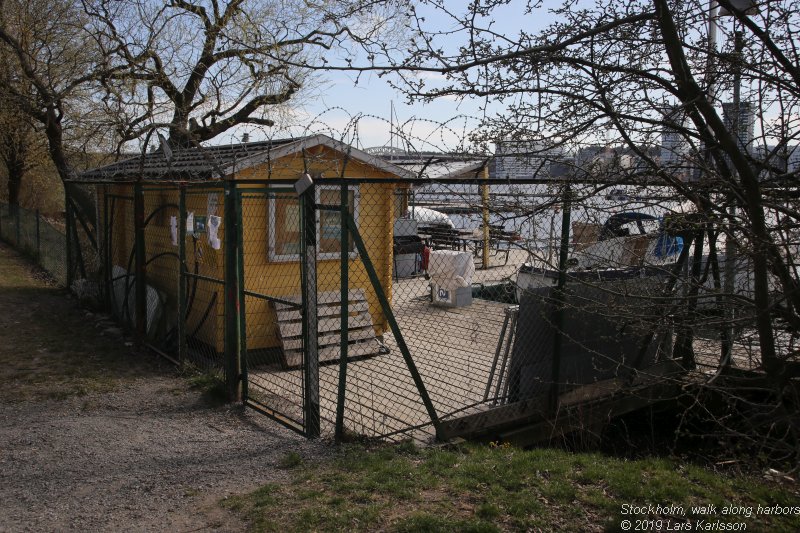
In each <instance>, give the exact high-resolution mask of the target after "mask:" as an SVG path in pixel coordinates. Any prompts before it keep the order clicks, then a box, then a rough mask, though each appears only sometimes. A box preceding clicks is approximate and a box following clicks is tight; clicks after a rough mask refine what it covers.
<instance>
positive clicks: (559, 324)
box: [550, 184, 572, 411]
mask: <svg viewBox="0 0 800 533" xmlns="http://www.w3.org/2000/svg"><path fill="white" fill-rule="evenodd" d="M571 194H572V193H571V190H570V187H569V184H567V185H565V186H564V200H563V210H562V213H561V242H560V243H559V244H560V246H559V253H558V285H557V286H556V290H555V292H554V294H553V296H554V300H555V305H556V312H555V317H554V320H553V323H554V326H555V329H556V331H555V335H554V337H553V366H552V386H551V389H550V407H551V410H552V411H555V410H556V409H557V407H558V394H559V382H560V381H561V348H562V346H563V343H564V332H563V330H564V307H565V305H566V294H565V287H566V284H567V259H568V256H569V225H570V217H571V214H572V199H571V197H570V196H571Z"/></svg>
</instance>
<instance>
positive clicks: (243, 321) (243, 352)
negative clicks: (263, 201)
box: [233, 188, 248, 401]
mask: <svg viewBox="0 0 800 533" xmlns="http://www.w3.org/2000/svg"><path fill="white" fill-rule="evenodd" d="M233 193H234V195H235V199H236V222H237V223H236V228H237V232H236V243H237V255H236V257H237V265H238V267H239V268H238V269H237V276H238V283H239V374H240V376H241V379H240V380H239V381H240V383H241V389H240V391H241V399H242V401H247V393H248V391H247V380H248V377H247V309H246V301H245V294H244V293H245V277H244V230H243V228H244V221H243V211H244V208H243V207H242V191H241V190H240V189H238V188H234V191H233Z"/></svg>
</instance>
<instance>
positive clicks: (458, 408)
mask: <svg viewBox="0 0 800 533" xmlns="http://www.w3.org/2000/svg"><path fill="white" fill-rule="evenodd" d="M516 259H519V258H516ZM516 268H517V267H516V266H514V265H511V263H509V266H508V267H505V268H492V269H488V270H478V271H476V276H475V280H476V281H477V282H491V281H497V280H502V279H503V278H507V277H510V276H513V274H514V273H515V272H516ZM429 294H430V289H429V282H428V281H426V280H424V279H422V278H411V279H400V280H399V281H396V282H395V283H394V284H393V294H392V302H393V310H394V313H395V316H396V319H397V322H398V324H399V326H400V330H401V332H402V334H403V337H404V340H405V343H406V345H407V346H408V348H409V351H410V353H411V356H412V358H413V360H414V363H415V365H416V367H417V369H418V371H419V373H420V376H421V378H422V381H423V383H424V385H425V387H426V389H427V392H428V394H429V396H430V399H431V402H432V403H433V406H434V408H435V410H436V412H437V414H438V415H439V417H440V419H441V420H442V422H443V427H444V428H445V430H444V433H443V435H442V436H450V437H453V436H458V435H465V434H466V435H469V434H471V432H474V431H473V430H475V428H476V427H478V428H480V426H485V429H487V428H491V426H492V425H495V426H497V428H500V427H501V424H496V422H498V421H501V419H503V421H504V422H505V426H503V429H502V431H503V432H506V433H508V434H509V435H511V434H512V433H513V431H514V430H513V429H511V428H513V427H514V425H515V424H516V425H517V427H518V426H519V424H527V427H528V430H527V431H528V433H524V432H523V434H520V435H517V437H520V438H522V437H525V436H526V435H527V436H528V437H529V436H530V434H531V432H534V433H535V432H536V431H539V432H541V431H544V429H542V428H544V427H546V426H541V427H539V429H536V430H534V429H530V427H529V426H531V424H535V423H539V422H541V423H543V424H550V427H551V428H555V427H556V426H555V425H553V421H552V420H551V421H541V420H540V421H539V422H537V420H536V417H537V416H538V417H540V418H541V413H542V412H543V411H544V410H545V406H541V405H525V402H519V403H518V404H514V405H507V406H502V405H501V406H493V405H491V401H489V402H485V401H484V394H485V391H486V387H487V382H488V380H489V375H490V370H491V367H492V362H493V360H494V357H495V353H496V351H497V346H498V342H499V340H500V339H499V337H500V332H501V330H502V328H503V322H504V320H505V316H506V313H505V310H506V308H507V307H508V305H507V304H502V303H498V302H493V301H488V300H480V299H475V300H473V303H472V304H471V305H469V306H465V307H460V308H444V307H437V306H435V305H433V304H432V303H431V302H430V299H429ZM382 340H383V343H384V344H385V346H386V348H388V353H386V354H381V355H376V356H374V357H369V358H365V359H362V360H357V361H351V362H350V363H349V364H348V366H347V397H346V402H345V427H346V429H347V431H349V432H351V433H353V434H358V435H362V436H367V437H378V436H387V435H388V436H392V435H401V436H403V437H405V436H408V435H409V434H412V436H414V437H415V438H417V439H420V440H426V439H429V438H431V437H433V436H434V432H433V428H432V427H431V426H430V418H429V416H428V414H427V411H426V409H425V406H424V405H423V402H422V400H421V397H420V393H419V391H418V390H417V387H416V385H415V383H414V380H413V378H412V375H411V372H410V371H409V369H408V366H407V364H406V362H405V360H404V358H403V356H402V354H401V352H400V350H399V348H398V343H397V340H396V339H395V338H394V336H393V335H392V334H391V333H387V334H386V335H384V337H383V339H382ZM695 347H696V350H697V352H698V354H700V355H701V356H702V357H704V358H706V359H704V361H707V362H708V364H709V367H705V366H702V365H701V367H700V371H701V372H702V371H703V370H704V369H706V368H710V367H713V362H714V361H716V360H718V356H717V355H716V354H718V353H719V348H718V345H716V344H715V343H714V342H712V341H708V340H703V339H698V340H697V341H696V344H695ZM746 355H747V354H745V353H744V352H742V351H741V350H738V349H737V352H736V358H737V365H739V363H744V362H745V359H746ZM715 358H716V359H715ZM738 359H742V361H738ZM748 360H750V359H748ZM249 372H250V375H249V378H250V384H251V386H250V393H251V395H253V396H254V397H255V398H257V399H260V400H261V401H262V402H264V403H266V404H267V405H272V406H276V409H279V410H280V411H281V412H282V414H284V415H287V416H289V417H290V418H293V419H295V420H299V421H301V420H302V398H303V392H302V391H303V387H302V372H301V371H299V370H284V369H281V368H280V367H278V366H275V365H273V366H269V367H261V368H250V369H249ZM645 374H647V373H646V372H645ZM495 381H496V380H495ZM662 382H663V380H660V381H659V380H655V381H653V382H648V381H639V382H637V383H636V384H635V387H634V388H631V383H630V382H626V383H622V382H621V381H620V380H608V381H607V382H602V383H598V384H593V385H589V386H584V387H580V388H577V389H574V390H572V391H570V392H567V393H565V394H564V395H562V397H561V398H560V401H559V405H560V406H561V408H563V409H565V410H568V409H571V408H573V407H575V406H578V407H580V406H588V405H589V404H592V405H600V406H601V409H600V410H601V411H603V412H604V413H605V415H604V416H608V415H611V414H614V413H622V412H626V410H630V409H633V408H638V407H640V406H643V405H647V404H648V403H652V402H655V401H659V399H663V398H664V397H665V395H667V394H669V393H671V392H672V390H671V389H670V390H669V391H665V390H661V388H659V387H661V385H662ZM338 383H339V365H338V363H336V362H334V363H332V364H328V365H323V366H321V367H320V410H321V413H320V414H321V419H322V428H321V429H322V434H323V435H332V433H333V428H334V420H335V417H336V400H337V392H338ZM673 383H674V382H673ZM495 387H496V384H494V383H493V385H492V387H491V390H490V396H489V397H490V400H491V398H493V397H494V395H495ZM625 387H627V388H628V389H630V390H634V389H635V390H634V392H635V395H634V396H635V397H637V398H639V400H632V399H630V398H629V399H627V400H626V399H624V398H623V396H624V395H620V391H621V389H622V388H625ZM267 391H268V392H267ZM258 395H261V397H260V398H259V397H258ZM628 396H630V395H628ZM603 402H607V403H603ZM608 402H610V403H608ZM598 412H599V411H598ZM481 417H482V420H483V421H482V422H479V423H476V421H477V420H479V419H481ZM464 420H466V421H467V422H468V423H464V422H463V421H464ZM459 421H462V422H459ZM584 422H585V421H584V420H583V419H581V421H580V423H584ZM459 424H461V425H460V426H459ZM559 424H560V423H559ZM570 427H571V426H570V425H569V424H562V425H560V426H558V428H560V429H559V431H567V430H569V429H570ZM409 428H418V429H416V430H415V431H413V432H409Z"/></svg>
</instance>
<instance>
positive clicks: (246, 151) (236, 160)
mask: <svg viewBox="0 0 800 533" xmlns="http://www.w3.org/2000/svg"><path fill="white" fill-rule="evenodd" d="M314 146H327V147H328V148H331V149H333V150H335V151H338V152H340V153H342V154H343V155H346V156H347V157H348V158H351V159H355V160H357V161H360V162H362V163H365V164H367V165H370V166H373V167H375V168H378V169H381V170H384V171H386V172H389V173H391V174H395V175H396V176H399V177H401V178H413V177H414V174H413V173H412V172H409V171H408V170H406V169H404V168H402V167H400V166H397V165H394V164H392V163H389V162H387V161H385V160H383V159H381V158H379V157H375V156H373V155H370V154H368V153H366V152H363V151H361V150H359V149H357V148H354V147H352V146H350V145H348V144H346V143H343V142H341V141H337V140H336V139H333V138H331V137H328V136H327V135H322V134H318V135H310V136H307V137H299V138H289V139H273V140H269V141H259V142H250V143H238V144H228V145H216V146H199V147H190V148H169V149H164V148H163V147H161V148H159V149H158V150H155V151H153V152H149V153H146V154H142V155H139V156H136V157H132V158H130V159H126V160H123V161H118V162H116V163H112V164H110V165H105V166H102V167H99V168H95V169H92V170H88V171H86V172H83V173H81V174H80V175H79V179H78V181H90V182H127V181H136V180H139V179H142V180H145V181H176V180H178V181H210V180H219V179H222V177H224V176H230V175H232V174H234V173H235V172H236V171H240V170H243V169H246V168H251V167H254V166H257V165H260V164H263V163H266V162H269V161H270V160H277V159H279V158H281V157H285V156H287V155H291V154H296V153H302V152H303V150H307V149H310V148H312V147H314Z"/></svg>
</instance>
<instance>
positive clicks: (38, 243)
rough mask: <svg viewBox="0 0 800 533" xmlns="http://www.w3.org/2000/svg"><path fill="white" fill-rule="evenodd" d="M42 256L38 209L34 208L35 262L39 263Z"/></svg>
mask: <svg viewBox="0 0 800 533" xmlns="http://www.w3.org/2000/svg"><path fill="white" fill-rule="evenodd" d="M41 257H42V243H41V239H40V238H39V210H38V209H37V210H36V262H37V263H39V262H40V259H41Z"/></svg>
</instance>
